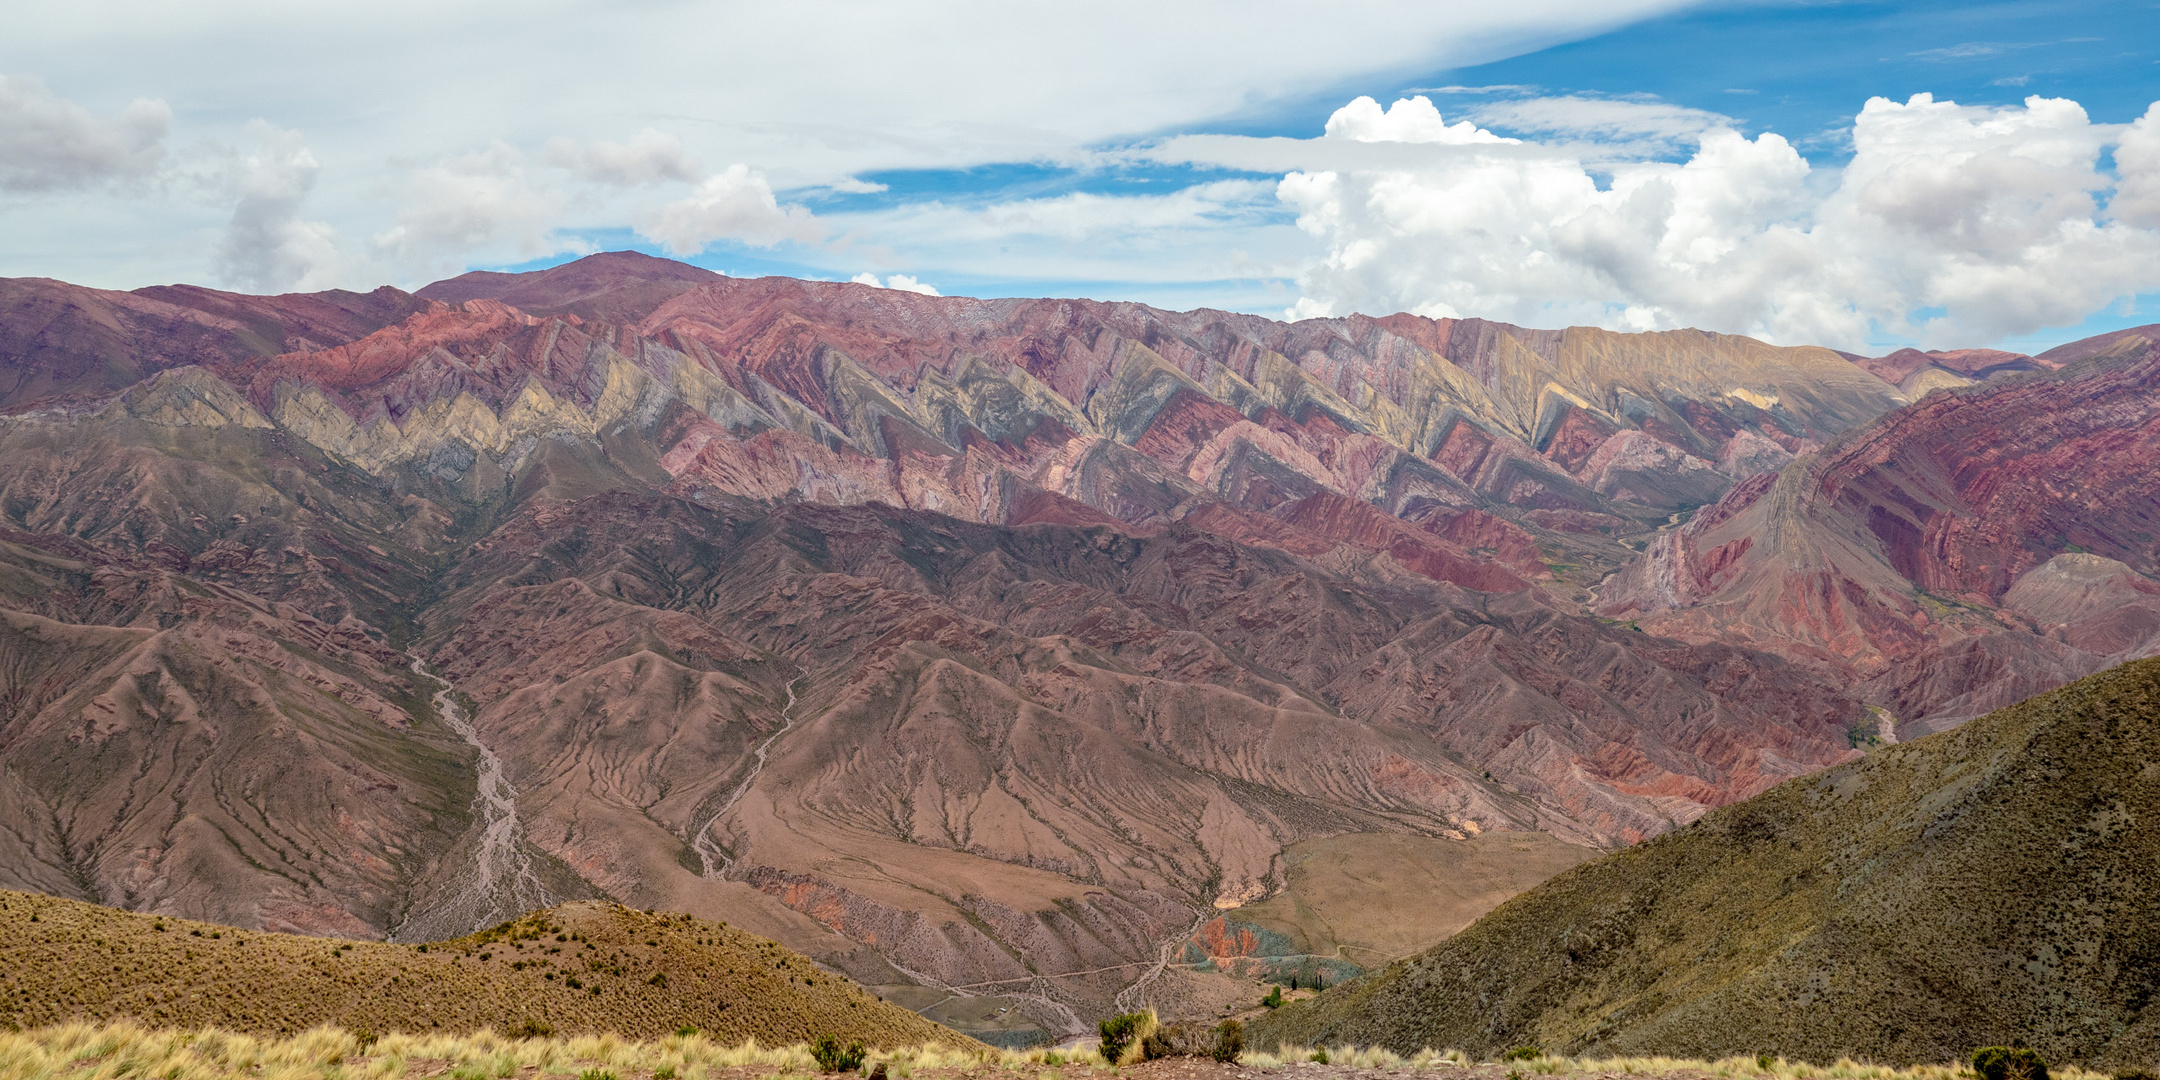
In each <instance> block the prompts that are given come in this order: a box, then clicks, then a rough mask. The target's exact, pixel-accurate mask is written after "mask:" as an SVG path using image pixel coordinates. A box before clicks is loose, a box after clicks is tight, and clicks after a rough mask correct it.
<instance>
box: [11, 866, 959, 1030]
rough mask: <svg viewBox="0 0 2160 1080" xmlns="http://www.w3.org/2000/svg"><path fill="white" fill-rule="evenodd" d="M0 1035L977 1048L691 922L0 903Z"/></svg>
mask: <svg viewBox="0 0 2160 1080" xmlns="http://www.w3.org/2000/svg"><path fill="white" fill-rule="evenodd" d="M0 964H4V965H5V967H6V976H5V979H6V981H5V983H4V984H0V985H4V986H5V988H6V989H7V991H8V992H7V993H5V994H0V1023H6V1024H9V1025H11V1026H17V1027H37V1026H41V1025H47V1024H57V1023H62V1022H69V1021H92V1022H95V1021H104V1020H113V1019H120V1018H130V1019H134V1020H136V1021H138V1022H140V1023H143V1024H145V1025H153V1026H157V1027H180V1028H195V1027H219V1028H224V1029H227V1030H233V1031H247V1032H261V1033H279V1034H292V1033H294V1032H298V1031H303V1030H306V1029H308V1028H312V1027H317V1026H321V1025H325V1024H330V1025H336V1026H339V1027H343V1028H346V1029H348V1030H351V1031H366V1032H374V1033H376V1034H382V1033H385V1032H391V1031H406V1032H425V1031H432V1030H438V1029H439V1030H444V1031H454V1032H466V1031H476V1030H480V1029H483V1028H493V1029H495V1030H496V1031H499V1032H505V1033H515V1032H516V1031H517V1030H519V1028H520V1027H521V1026H523V1025H525V1024H526V1023H528V1022H538V1023H541V1024H544V1025H546V1026H547V1028H548V1029H552V1030H553V1031H555V1032H556V1033H559V1034H563V1035H575V1034H598V1033H601V1032H616V1033H618V1034H621V1035H624V1036H628V1037H630V1038H636V1039H653V1038H659V1037H660V1036H663V1035H670V1034H673V1033H674V1032H675V1030H676V1029H677V1028H679V1027H682V1026H684V1025H688V1026H691V1027H695V1028H697V1029H698V1030H700V1031H702V1032H704V1033H705V1034H706V1035H707V1036H708V1037H709V1038H713V1039H715V1040H722V1041H728V1042H741V1041H743V1040H746V1039H756V1040H758V1041H759V1042H762V1043H765V1044H767V1045H772V1044H776V1043H777V1044H783V1045H784V1044H787V1043H794V1042H807V1041H812V1040H815V1039H818V1038H822V1037H824V1036H828V1035H830V1036H833V1037H836V1038H839V1039H841V1040H842V1041H847V1040H850V1039H859V1040H861V1041H862V1042H864V1043H866V1044H868V1045H871V1046H902V1045H918V1044H921V1043H926V1042H944V1043H949V1044H952V1045H955V1046H959V1045H969V1044H972V1040H968V1039H965V1038H963V1037H962V1036H960V1035H958V1034H956V1033H954V1032H952V1031H950V1030H948V1029H946V1028H942V1027H939V1026H938V1025H936V1024H933V1023H930V1022H929V1021H927V1020H924V1019H922V1018H921V1017H919V1016H916V1015H915V1014H914V1013H911V1012H908V1011H907V1010H905V1009H902V1008H900V1007H898V1006H896V1005H889V1004H886V1003H885V1002H883V1001H880V1000H878V999H877V998H876V997H874V996H872V995H869V994H866V993H864V992H863V990H862V988H860V987H858V986H855V985H854V984H852V983H850V982H848V981H847V980H846V979H842V978H839V977H837V976H834V975H831V974H828V973H826V972H824V971H821V970H819V969H818V967H817V966H816V965H815V964H812V963H811V962H810V960H809V958H808V957H805V956H802V955H801V954H799V953H795V952H792V951H790V950H788V949H786V948H783V947H781V946H780V945H778V944H776V943H774V942H771V941H767V940H765V939H763V938H760V937H757V936H756V935H753V934H747V933H744V932H743V931H741V930H738V929H733V928H730V927H728V926H727V925H726V924H715V923H710V922H705V921H703V920H699V919H693V918H691V917H689V916H687V915H663V914H653V913H649V912H640V911H633V910H631V909H629V908H625V907H621V906H619V905H615V904H604V903H592V902H586V903H574V904H565V905H562V906H560V907H556V908H552V909H549V910H546V911H537V912H533V913H531V914H529V915H526V916H524V917H521V918H519V919H516V920H513V921H511V922H508V923H504V924H503V925H501V926H497V927H493V928H490V929H488V930H486V931H483V932H481V933H478V934H473V935H470V936H467V937H461V938H459V939H457V940H454V941H444V942H436V943H433V944H430V945H384V944H373V943H366V942H360V943H355V942H350V941H332V940H326V939H323V938H313V937H295V936H291V935H285V934H270V933H261V932H255V931H248V930H241V929H237V928H234V927H230V926H219V925H217V924H215V923H202V922H194V921H191V920H187V919H173V918H167V917H164V916H156V915H143V914H137V913H134V912H127V911H115V910H113V909H111V908H104V907H98V906H95V905H92V904H82V903H76V902H74V901H71V900H58V899H53V898H51V897H45V896H35V895H31V894H27V893H18V892H5V891H0Z"/></svg>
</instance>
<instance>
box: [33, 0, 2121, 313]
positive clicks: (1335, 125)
mask: <svg viewBox="0 0 2160 1080" xmlns="http://www.w3.org/2000/svg"><path fill="white" fill-rule="evenodd" d="M401 4H405V5H407V6H412V7H413V9H414V10H413V11H412V12H407V13H406V15H415V14H419V13H422V12H425V13H426V14H427V15H428V16H429V18H428V19H425V20H419V21H417V22H414V23H410V24H407V23H401V19H402V18H403V16H399V15H398V12H397V11H395V10H389V9H395V8H398V7H399V5H401ZM1493 8H1494V6H1493V5H1475V4H1460V3H1459V4H1447V3H1441V4H1432V3H1425V4H1417V5H1408V4H1393V3H1379V2H1364V0H1360V2H1357V3H1350V4H1345V5H1342V6H1341V7H1340V8H1339V9H1338V10H1336V11H1334V12H1331V13H1329V14H1328V15H1321V14H1319V13H1318V12H1316V10H1315V9H1312V8H1310V7H1309V6H1306V5H1296V4H1269V3H1260V4H1249V5H1241V6H1240V7H1239V8H1237V9H1236V10H1237V11H1238V12H1239V13H1240V14H1241V15H1242V16H1243V17H1242V18H1231V17H1226V12H1227V11H1228V10H1229V9H1214V8H1210V7H1209V6H1207V5H1159V4H1158V5H1147V4H1121V3H1106V4H1104V5H1102V6H1101V7H1099V8H1098V9H1096V11H1097V15H1096V17H1094V18H1092V19H1087V20H1082V21H1072V20H1071V19H1069V18H1068V17H1067V16H1066V15H1062V14H1060V15H1054V16H1036V15H1034V14H1028V13H1021V14H1014V12H1015V10H1016V9H1011V8H1007V7H1003V6H998V5H983V4H970V3H966V2H962V0H953V2H951V3H922V4H899V5H878V6H875V7H871V6H865V5H851V4H849V3H847V2H845V0H824V2H820V3H816V4H809V3H806V4H801V5H792V6H789V5H783V6H781V9H784V10H781V9H772V8H770V7H769V6H766V7H761V6H757V5H742V4H733V3H725V2H723V3H692V2H689V0H648V2H647V3H645V4H641V5H636V6H633V7H622V6H619V5H601V4H597V3H586V2H584V0H540V2H539V3H537V4H526V5H519V6H516V7H511V6H506V5H496V4H491V3H486V2H480V3H468V4H451V5H448V6H447V7H445V6H442V5H431V4H417V3H416V2H411V3H409V2H408V0H383V2H381V3H377V4H371V5H367V6H362V5H357V4H332V5H326V6H325V7H324V8H323V9H321V10H320V11H309V12H301V13H296V12H295V10H290V9H286V8H278V7H275V6H271V5H267V4H265V3H260V2H257V0H210V2H206V4H205V5H204V6H202V7H200V8H197V9H194V16H195V17H193V18H191V19H189V20H187V21H185V22H171V23H160V22H159V19H161V18H164V16H163V15H162V14H160V12H159V10H158V9H157V8H155V7H154V6H151V5H141V4H129V3H125V2H121V0H94V2H92V3H90V4H88V5H86V13H84V14H82V15H80V16H79V17H78V16H73V15H66V14H53V13H44V12H40V13H37V14H35V15H33V16H32V18H31V19H30V20H28V22H27V23H26V24H25V27H24V29H23V32H22V33H20V34H18V35H16V36H15V37H14V39H13V41H12V42H11V43H0V80H13V81H0V158H7V157H9V156H11V155H12V157H13V158H14V159H15V160H18V161H24V162H27V163H28V164H27V165H24V166H22V167H21V168H18V169H17V170H15V171H14V172H13V173H10V172H8V171H7V170H6V169H5V168H0V229H6V230H7V231H9V233H10V234H11V235H13V236H14V237H15V238H16V239H15V241H14V243H12V244H11V245H9V246H8V247H7V248H0V273H8V274H36V273H42V274H47V275H50V276H59V277H66V278H70V279H71V280H83V281H86V282H88V283H93V284H104V285H115V286H134V285H140V284H147V283H151V282H155V281H162V280H194V281H201V282H204V283H209V284H223V285H227V286H230V287H241V288H253V289H258V290H261V289H287V288H311V287H321V286H324V285H341V286H346V287H360V286H365V285H368V284H372V283H375V282H380V281H386V280H387V281H394V282H397V283H400V284H404V285H407V286H415V285H418V284H421V283H424V282H425V281H426V280H431V279H433V278H435V277H439V276H447V275H448V274H451V273H454V272H457V271H458V270H461V269H466V268H488V269H527V268H535V267H540V266H546V265H552V264H555V263H559V262H562V261H566V260H568V259H572V258H576V257H578V256H579V255H581V254H583V253H585V252H588V251H593V250H603V249H613V248H634V249H638V250H644V251H648V252H652V253H655V254H670V255H674V256H675V257H680V258H684V259H685V260H686V261H689V262H693V263H696V264H698V265H703V266H707V267H710V268H713V269H716V270H720V271H723V272H726V273H730V274H737V275H755V274H772V273H780V274H795V275H801V276H808V277H818V278H828V279H847V278H851V277H857V276H858V275H865V274H867V275H870V277H871V278H873V279H876V280H879V281H881V282H883V283H886V284H894V283H895V282H896V280H897V281H898V282H899V283H903V284H906V285H909V286H911V287H924V286H927V287H934V288H936V289H937V290H939V291H942V292H944V293H946V294H962V293H964V294H973V295H991V296H996V295H1076V296H1088V297H1093V298H1099V299H1130V300H1140V301H1144V302H1149V303H1155V304H1160V305H1164V306H1169V307H1178V308H1187V307H1198V306H1209V307H1222V308H1229V309H1233V310H1244V311H1253V312H1257V313H1262V314H1267V315H1271V316H1278V317H1279V316H1282V315H1284V314H1285V313H1286V312H1289V311H1292V310H1295V311H1298V312H1300V313H1302V314H1317V313H1333V314H1341V313H1345V312H1347V311H1351V310H1364V311H1371V312H1373V313H1382V312H1381V310H1380V309H1383V308H1386V309H1390V310H1392V309H1395V308H1403V309H1409V310H1419V311H1423V312H1425V313H1429V314H1460V315H1482V316H1487V317H1498V318H1507V319H1511V320H1513V321H1519V322H1533V323H1543V324H1546V325H1552V324H1557V323H1562V322H1578V321H1580V322H1599V323H1604V324H1606V325H1611V326H1615V327H1617V328H1648V327H1663V326H1670V325H1705V326H1709V327H1710V328H1713V329H1721V330H1729V331H1732V332H1743V333H1756V334H1759V335H1761V336H1765V337H1770V338H1773V339H1777V340H1788V341H1792V340H1801V339H1807V340H1820V341H1823V342H1824V343H1829V344H1836V345H1841V346H1844V347H1848V348H1856V347H1862V346H1865V347H1866V348H1868V349H1869V350H1871V351H1872V350H1880V349H1887V348H1891V347H1895V346H1897V345H1902V344H1907V343H1920V344H1924V345H1929V346H1946V345H1962V344H1995V345H2000V346H2003V347H2012V348H2020V349H2036V348H2040V347H2044V346H2046V345H2050V344H2054V343H2058V342H2060V341H2063V340H2069V339H2072V338H2075V337H2079V336H2083V335H2085V334H2088V333H2092V332H2098V331H2100V330H2104V329H2110V328H2114V327H2118V326H2125V325H2136V324H2138V323H2142V322H2151V321H2160V312H2155V310H2154V308H2155V305H2156V304H2160V220H2156V221H2148V220H2147V219H2146V218H2144V217H2140V216H2139V215H2140V214H2141V213H2144V211H2141V210H2139V209H2138V207H2139V206H2142V205H2143V203H2141V202H2140V201H2139V200H2140V199H2143V198H2144V196H2142V195H2138V194H2137V193H2136V191H2135V190H2133V189H2137V190H2142V189H2139V188H2138V185H2139V184H2141V183H2144V181H2142V180H2138V179H2136V178H2135V177H2132V176H2130V175H2129V172H2128V171H2126V170H2125V169H2123V168H2120V167H2118V165H2117V163H2116V160H2115V157H2116V153H2117V149H2118V146H2120V147H2122V148H2124V149H2123V151H2122V152H2123V154H2124V155H2125V159H2126V160H2131V161H2133V162H2142V161H2143V160H2145V159H2144V158H2141V157H2138V154H2140V153H2142V152H2143V151H2140V150H2138V149H2136V148H2137V147H2139V146H2142V145H2144V144H2143V143H2141V142H2140V141H2139V140H2140V139H2145V138H2146V137H2147V136H2146V135H2145V134H2143V133H2144V132H2147V131H2150V130H2151V129H2153V128H2160V120H2156V121H2155V122H2153V123H2149V124H2146V125H2144V126H2142V127H2139V128H2130V127H2127V126H2126V125H2131V124H2132V123H2133V122H2135V121H2137V120H2138V119H2139V118H2140V117H2141V116H2143V115H2144V114H2145V113H2146V111H2147V109H2148V108H2149V107H2150V106H2151V105H2152V104H2153V102H2154V101H2155V100H2160V3H2153V2H2151V0H2136V2H2113V3H2100V2H2063V3H2045V4H2042V3H1998V4H1952V3H1917V4H1915V3H1907V4H1886V3H1793V2H1758V3H1709V4H1682V3H1675V2H1673V0H1627V2H1624V3H1605V4H1594V5H1593V4H1581V3H1572V2H1570V0H1526V2H1524V3H1521V4H1518V5H1511V6H1510V8H1509V9H1507V10H1506V11H1503V12H1500V13H1498V14H1496V13H1494V11H1493ZM813 9H815V10H813ZM775 10H778V13H777V14H776V13H775ZM129 16H132V17H129ZM1059 19H1067V21H1065V22H1059V21H1058V20H1059ZM41 20H42V21H41ZM790 20H793V21H790ZM880 20H887V21H885V22H880ZM400 25H423V26H427V27H428V29H429V30H430V33H428V34H426V35H424V36H407V37H400V36H398V35H399V34H400V33H402V31H399V30H397V29H395V27H398V26H400ZM242 26H244V27H245V30H244V31H241V30H238V29H236V28H239V27H242ZM386 27H388V28H390V29H386ZM480 27H485V28H487V29H486V31H485V32H484V33H474V32H472V30H473V29H474V28H480ZM189 35H195V40H196V42H197V45H196V46H195V47H193V48H191V47H190V39H189ZM618 39H621V40H619V41H618ZM610 49H616V50H621V51H620V52H618V53H612V54H607V53H606V52H605V51H606V50H610ZM596 50H599V51H600V52H601V53H603V54H602V55H596V54H595V53H596ZM791 50H793V51H791ZM266 56H270V57H279V58H282V59H277V60H270V61H265V60H263V59H262V58H263V57H266ZM280 65H282V66H280ZM535 72H537V73H538V74H535ZM551 73H560V74H559V75H555V74H551ZM521 80H523V81H521ZM1915 94H1930V95H1932V96H1933V102H1932V103H1926V104H1925V105H1924V107H1923V106H1922V105H1914V106H1913V107H1909V108H1908V107H1904V106H1906V105H1907V103H1908V101H1909V99H1911V98H1912V95H1915ZM2032 95H2038V96H2040V97H2043V98H2050V99H2053V98H2062V99H2069V100H2071V101H2074V102H2076V103H2077V104H2078V105H2080V106H2082V108H2083V110H2084V114H2083V116H2082V117H2079V116H2076V115H2074V114H2066V113H2064V112H2063V111H2062V110H2060V109H2042V110H2029V109H2027V107H2026V106H2025V104H2024V103H2025V101H2026V99H2027V97H2028V96H2032ZM1361 97H1369V98H1372V99H1374V104H1375V105H1376V106H1377V107H1378V109H1377V110H1374V111H1372V112H1371V113H1370V114H1367V113H1361V112H1358V111H1357V110H1356V109H1355V108H1352V107H1351V106H1352V103H1353V101H1354V100H1355V99H1359V98H1361ZM1419 97H1422V98H1423V99H1424V100H1425V101H1426V102H1429V106H1426V105H1422V104H1420V105H1419V106H1418V108H1419V109H1421V110H1423V111H1421V112H1418V113H1417V115H1415V116H1413V115H1411V112H1410V111H1393V112H1386V113H1384V114H1383V113H1381V112H1380V111H1378V110H1386V109H1389V108H1390V107H1391V106H1393V105H1394V103H1395V102H1397V100H1398V99H1404V98H1419ZM1875 97H1883V98H1888V99H1889V100H1890V101H1891V102H1893V103H1896V104H1897V105H1898V106H1900V107H1899V108H1895V109H1878V110H1876V111H1875V112H1872V113H1869V114H1867V115H1866V116H1865V117H1863V116H1862V115H1861V114H1862V108H1863V105H1864V104H1865V103H1866V102H1868V101H1869V99H1870V98H1875ZM1953 101H1954V102H1955V103H1956V105H1957V106H1958V108H1956V109H1953V108H1951V107H1950V106H1949V105H1948V104H1947V103H1949V102H1953ZM11 109H13V110H14V113H15V115H14V119H13V120H12V121H11V119H10V110H11ZM161 110H162V111H161ZM1435 111H1436V112H1437V116H1432V115H1430V114H1431V113H1433V112H1435ZM1465 120H1467V121H1469V122H1470V125H1471V126H1470V127H1464V128H1457V129H1452V130H1453V133H1452V134H1450V133H1448V131H1444V130H1443V127H1444V126H1445V125H1456V124H1458V123H1460V122H1462V121H1465ZM1856 130H1858V131H1860V132H1861V133H1862V134H1861V136H1860V138H1861V140H1862V141H1863V142H1865V143H1866V145H1867V147H1868V149H1866V150H1865V151H1860V150H1857V149H1856V143H1855V138H1856V135H1855V133H1856ZM1323 131H1326V132H1328V134H1326V135H1323ZM25 132H28V133H29V134H27V135H26V134H24V133H25ZM41 132H43V133H47V134H51V133H58V135H68V136H70V141H66V142H65V143H64V146H65V147H68V148H73V149H58V150H56V149H51V148H50V147H45V146H41V145H38V144H36V143H34V142H31V141H28V140H31V139H32V138H33V137H34V136H37V135H38V134H39V133H41ZM1726 132H1730V133H1735V134H1736V135H1737V136H1738V137H1739V138H1738V140H1735V139H1731V138H1729V137H1727V136H1726V135H1724V134H1723V133H1726ZM1766 133H1767V134H1766ZM1869 133H1872V135H1870V134H1869ZM2006 133H2007V134H2006ZM58 135H55V136H54V138H53V140H52V146H63V142H62V141H61V140H60V139H59V138H58ZM1494 137H1501V138H1514V139H1520V140H1522V142H1521V143H1520V144H1497V143H1494V142H1492V141H1491V140H1492V139H1493V138H1494ZM2156 137H2160V133H2156ZM10 138H14V139H17V140H20V141H21V145H15V146H11V145H8V140H9V139H10ZM1720 139H1724V140H1725V141H1723V142H1720V141H1719V140H1720ZM1741 140H1744V141H1741ZM2126 140H2127V141H2126ZM83 146H90V147H92V149H93V151H94V152H90V151H82V150H81V149H80V148H81V147H83ZM1720 147H1721V148H1722V149H1718V148H1720ZM71 154H72V155H73V156H69V155H71ZM1856 154H1857V155H1858V160H1856ZM2136 168H2138V169H2143V168H2144V166H2143V165H2141V164H2140V165H2137V166H2136ZM101 170H102V171H101ZM2138 175H2139V176H2142V175H2143V173H2138ZM1863 180H1864V181H1865V182H1864V183H1863V182H1862V181H1863ZM2151 183H2152V184H2153V185H2160V177H2156V178H2155V179H2153V180H2152V182H2151ZM1976 185H1977V186H1976ZM1517 187H1520V188H1523V189H1524V190H1529V189H1535V191H1536V196H1535V197H1531V196H1529V195H1525V194H1524V193H1523V191H1518V190H1514V188H1517ZM1616 188H1617V190H1616ZM2118 188H2120V190H2121V192H2123V193H2124V194H2122V196H2121V198H2120V199H2119V200H2118V199H2117V198H2116V196H2117V189H2118ZM2155 198H2156V199H2160V196H2156V197H2155ZM1958 200H1964V201H1963V202H1962V203H1960V202H1959V201H1958ZM2081 200H2082V202H2081ZM2155 205H2160V202H2156V204H2155ZM1467 207H1476V208H1477V209H1476V210H1475V211H1472V210H1469V209H1465V208H1467ZM2154 213H2155V214H2156V215H2160V210H2156V211H2154ZM2043 218H2044V219H2045V220H2044V221H2041V224H2043V225H2044V226H2045V227H2044V228H2022V227H2021V223H2022V224H2030V223H2031V222H2030V221H2027V220H2026V219H2032V220H2040V219H2043ZM1803 234H1804V236H1803ZM1900 237H1906V238H1909V242H1906V241H1903V240H1898V238H1900ZM1893 241H1897V242H1893ZM895 275H899V278H897V279H896V278H895V277H894V276H895ZM918 283H920V284H918Z"/></svg>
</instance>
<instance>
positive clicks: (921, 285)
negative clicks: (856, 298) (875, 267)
mask: <svg viewBox="0 0 2160 1080" xmlns="http://www.w3.org/2000/svg"><path fill="white" fill-rule="evenodd" d="M848 280H849V281H852V282H854V283H855V284H857V285H868V286H870V287H871V288H873V289H897V290H899V291H901V292H911V293H921V294H922V295H924V296H938V295H941V294H940V293H939V292H938V291H937V286H935V285H931V284H928V283H926V282H922V281H917V280H915V279H914V278H911V277H909V276H907V275H906V274H892V275H890V276H888V277H886V278H885V280H883V281H879V280H878V276H877V275H876V274H873V273H870V272H869V271H867V270H865V271H863V272H862V273H860V274H857V275H855V276H854V277H852V278H849V279H848Z"/></svg>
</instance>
